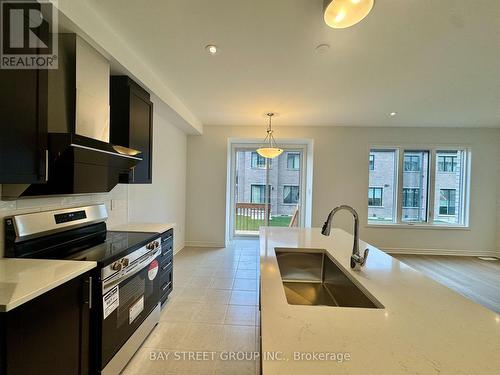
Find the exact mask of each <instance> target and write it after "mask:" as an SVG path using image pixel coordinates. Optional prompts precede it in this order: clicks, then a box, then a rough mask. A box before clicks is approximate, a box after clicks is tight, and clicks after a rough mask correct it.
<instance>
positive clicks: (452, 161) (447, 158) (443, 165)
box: [438, 154, 458, 172]
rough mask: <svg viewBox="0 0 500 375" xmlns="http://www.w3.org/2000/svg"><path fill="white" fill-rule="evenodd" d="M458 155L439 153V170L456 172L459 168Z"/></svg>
mask: <svg viewBox="0 0 500 375" xmlns="http://www.w3.org/2000/svg"><path fill="white" fill-rule="evenodd" d="M457 159H458V157H457V155H456V154H454V155H446V154H445V155H438V171H439V172H456V171H457V168H458V163H457Z"/></svg>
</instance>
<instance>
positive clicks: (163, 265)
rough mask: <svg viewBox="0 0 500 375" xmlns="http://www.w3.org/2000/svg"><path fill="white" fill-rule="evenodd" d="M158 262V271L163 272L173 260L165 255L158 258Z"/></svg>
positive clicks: (170, 266) (170, 265)
mask: <svg viewBox="0 0 500 375" xmlns="http://www.w3.org/2000/svg"><path fill="white" fill-rule="evenodd" d="M159 263H160V273H161V274H164V273H165V272H167V271H168V269H169V268H172V265H173V263H174V260H173V258H172V257H165V258H161V259H160V260H159Z"/></svg>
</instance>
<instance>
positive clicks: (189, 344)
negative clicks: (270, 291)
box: [123, 239, 260, 375]
mask: <svg viewBox="0 0 500 375" xmlns="http://www.w3.org/2000/svg"><path fill="white" fill-rule="evenodd" d="M258 247H259V242H258V240H254V239H252V240H237V241H234V242H233V243H231V245H230V246H228V247H226V248H221V249H208V248H185V249H183V250H182V251H180V252H179V253H178V254H177V255H176V256H175V258H174V291H173V292H172V294H171V296H170V297H169V302H168V303H167V305H166V307H165V308H164V309H163V311H162V315H161V320H160V323H159V324H158V326H157V327H156V328H155V329H154V331H153V332H152V333H151V335H150V336H149V337H148V339H147V340H146V341H145V342H144V344H143V345H142V348H141V349H139V351H138V352H137V353H136V355H135V356H134V358H133V359H132V360H131V362H130V363H129V364H128V366H127V367H126V368H125V370H124V372H123V374H125V375H133V374H148V375H164V374H183V375H188V374H204V375H205V374H238V375H245V374H251V375H255V374H259V372H260V371H259V359H258V358H257V359H254V358H253V356H252V353H253V352H258V351H259V323H260V321H259V309H258V303H259V302H258V301H259V297H258V295H259V293H258V288H259V282H258V280H259V250H258ZM212 352H213V353H214V354H212ZM231 352H235V353H236V352H240V353H238V355H239V356H248V357H247V358H244V359H242V360H229V359H227V358H226V357H227V356H228V355H229V353H231ZM189 356H198V357H197V358H192V357H191V359H190V358H189ZM203 356H206V357H203Z"/></svg>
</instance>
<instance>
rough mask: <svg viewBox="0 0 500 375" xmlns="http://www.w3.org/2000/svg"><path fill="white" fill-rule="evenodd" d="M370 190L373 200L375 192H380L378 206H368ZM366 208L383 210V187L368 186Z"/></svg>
mask: <svg viewBox="0 0 500 375" xmlns="http://www.w3.org/2000/svg"><path fill="white" fill-rule="evenodd" d="M370 190H373V199H376V198H375V191H376V190H380V205H370ZM368 207H372V208H383V207H384V187H383V186H368Z"/></svg>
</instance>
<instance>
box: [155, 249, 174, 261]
mask: <svg viewBox="0 0 500 375" xmlns="http://www.w3.org/2000/svg"><path fill="white" fill-rule="evenodd" d="M173 257H174V250H173V249H172V250H168V251H165V252H163V251H162V253H161V254H160V255H159V256H158V262H160V264H164V263H168V262H170V261H171V260H172V259H173Z"/></svg>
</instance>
